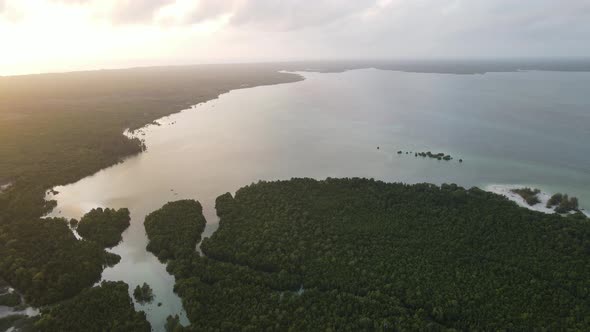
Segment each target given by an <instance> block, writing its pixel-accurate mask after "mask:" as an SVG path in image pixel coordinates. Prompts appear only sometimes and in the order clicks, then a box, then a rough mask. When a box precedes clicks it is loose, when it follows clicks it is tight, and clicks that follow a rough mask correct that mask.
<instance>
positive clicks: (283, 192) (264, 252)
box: [146, 178, 590, 331]
mask: <svg viewBox="0 0 590 332" xmlns="http://www.w3.org/2000/svg"><path fill="white" fill-rule="evenodd" d="M169 204H170V203H169ZM216 208H217V212H218V215H219V216H220V218H221V219H220V226H219V229H218V230H217V231H216V232H215V233H214V234H213V236H212V237H211V238H207V239H204V240H203V243H202V245H201V249H202V251H203V253H204V254H205V256H199V254H197V253H196V252H193V253H192V255H191V256H187V255H186V254H187V252H186V250H176V251H172V253H171V255H169V256H168V257H169V259H170V261H169V265H168V270H169V271H170V272H171V273H173V274H174V276H175V278H176V285H175V290H176V291H177V292H178V294H179V295H180V296H181V298H182V299H183V304H184V307H185V309H186V311H187V314H188V317H189V320H190V321H191V326H189V327H188V328H187V329H188V330H190V331H213V330H266V329H271V330H288V329H293V330H326V329H330V330H444V329H455V330H475V329H491V330H495V329H512V330H536V329H547V330H563V329H574V330H588V329H589V328H590V318H589V317H590V307H589V306H588V298H587V294H586V292H585V291H584V289H586V285H588V284H589V283H590V273H588V271H590V261H588V259H587V250H586V247H585V244H584V242H583V241H582V240H581V239H584V238H587V237H588V236H590V223H589V222H588V220H587V219H584V220H580V219H577V218H574V217H565V218H562V217H560V216H558V215H548V214H543V213H539V212H535V211H530V210H527V209H524V208H521V207H518V206H517V205H516V204H515V203H514V202H511V201H509V200H507V199H506V198H504V197H502V196H500V195H496V194H493V193H489V192H485V191H483V190H480V189H478V188H472V189H468V190H466V189H463V188H461V187H458V186H456V185H446V184H445V185H442V186H441V187H437V186H435V185H431V184H416V185H405V184H396V183H384V182H380V181H374V180H367V179H356V178H355V179H327V180H324V181H316V180H312V179H292V180H290V181H276V182H259V183H257V184H253V185H250V186H246V187H244V188H242V189H240V190H238V191H237V192H236V195H235V197H232V196H231V195H230V194H225V195H222V196H220V197H219V198H218V200H217V201H216ZM167 211H169V212H172V215H171V216H169V217H168V218H169V219H174V218H177V216H178V214H177V213H176V212H175V211H174V210H171V209H169V208H168V209H162V210H158V215H159V218H162V219H165V218H166V214H167V213H166V212H167ZM191 218H194V217H193V216H191ZM169 225H170V226H171V227H173V226H175V225H180V226H182V223H170V224H169ZM146 228H147V227H146ZM176 233H178V234H180V233H182V231H181V230H178V231H177V232H176ZM153 236H154V233H153V232H148V237H149V240H150V242H151V241H152V237H153ZM168 239H169V241H171V242H172V243H171V244H170V246H171V247H178V248H188V247H190V246H187V245H186V244H185V243H186V241H185V240H184V239H183V238H182V237H180V238H174V237H170V238H168ZM539 239H543V240H542V241H539ZM177 240H178V241H177ZM177 253H178V254H177ZM172 320H173V317H171V318H170V321H172Z"/></svg>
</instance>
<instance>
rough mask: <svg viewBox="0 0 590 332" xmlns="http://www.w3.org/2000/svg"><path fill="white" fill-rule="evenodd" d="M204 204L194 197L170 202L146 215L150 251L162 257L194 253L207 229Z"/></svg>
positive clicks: (148, 248)
mask: <svg viewBox="0 0 590 332" xmlns="http://www.w3.org/2000/svg"><path fill="white" fill-rule="evenodd" d="M205 224H206V221H205V217H203V208H202V207H201V203H199V202H197V201H194V200H188V199H185V200H180V201H175V202H168V203H166V205H164V206H163V207H162V208H161V209H159V210H157V211H154V212H152V213H150V214H149V215H148V216H147V217H145V223H144V225H145V231H146V233H147V236H148V238H149V239H150V241H149V244H148V245H147V250H148V251H151V252H153V253H154V254H155V255H156V256H157V257H158V258H159V259H160V260H162V261H166V260H167V259H168V258H171V257H181V256H189V257H190V256H192V255H193V253H194V251H195V246H196V245H197V243H198V242H199V241H200V240H201V233H202V232H203V230H204V229H205Z"/></svg>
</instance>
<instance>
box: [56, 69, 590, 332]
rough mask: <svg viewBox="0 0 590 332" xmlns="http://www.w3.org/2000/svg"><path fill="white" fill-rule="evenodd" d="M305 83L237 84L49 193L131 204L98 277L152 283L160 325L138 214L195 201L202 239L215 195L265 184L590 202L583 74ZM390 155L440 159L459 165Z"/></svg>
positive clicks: (173, 299)
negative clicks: (525, 193)
mask: <svg viewBox="0 0 590 332" xmlns="http://www.w3.org/2000/svg"><path fill="white" fill-rule="evenodd" d="M303 75H304V76H305V77H306V80H304V81H301V82H297V83H290V84H283V85H275V86H265V87H257V88H249V89H242V90H235V91H232V92H230V93H227V94H225V95H222V96H221V97H220V98H219V99H217V100H213V101H210V102H208V103H204V104H200V105H197V106H196V107H194V108H192V109H189V110H186V111H183V112H181V113H178V114H175V115H172V116H169V117H166V118H163V119H161V120H160V122H161V123H162V124H163V125H162V126H149V127H147V128H145V129H143V130H141V131H140V132H138V133H136V135H138V136H139V137H141V138H145V141H146V144H147V146H148V151H147V152H146V153H143V154H141V155H139V156H136V157H133V158H129V159H127V160H126V161H125V162H124V163H121V164H119V165H116V166H113V167H111V168H108V169H105V170H102V171H100V172H98V173H97V174H95V175H93V176H90V177H87V178H85V179H82V180H80V181H78V182H76V183H74V184H71V185H67V186H63V187H58V188H56V189H57V190H58V191H59V192H60V193H59V194H58V195H56V197H55V199H57V201H58V207H57V208H56V209H55V210H54V212H53V214H54V215H59V216H66V217H71V218H77V217H80V216H81V215H82V214H83V213H84V212H86V211H88V210H89V209H91V208H93V207H96V206H103V207H115V208H119V207H127V208H129V209H130V211H131V216H132V224H131V226H130V228H129V229H128V230H127V231H125V233H124V234H123V239H124V240H123V242H122V243H121V244H120V245H119V246H117V247H115V248H114V249H113V251H114V252H116V253H118V254H120V255H121V256H122V257H123V258H122V261H121V263H119V264H117V265H116V266H115V267H113V268H108V269H107V270H105V272H104V273H103V279H107V280H124V281H126V282H127V283H129V284H130V286H131V288H134V287H135V286H136V285H138V284H141V283H143V282H144V281H147V282H148V283H150V284H151V286H152V288H153V289H154V293H155V295H156V300H155V301H154V303H153V304H152V305H147V306H141V305H139V304H136V308H137V309H138V310H146V311H147V313H148V318H149V320H150V322H151V323H152V325H153V327H154V328H155V329H156V330H162V328H163V325H164V322H165V318H166V316H167V315H168V314H171V313H172V314H174V313H182V306H181V304H180V300H179V299H178V297H177V296H176V295H175V294H174V293H173V292H172V286H173V283H174V278H173V277H172V276H170V275H169V274H168V273H167V272H166V271H165V266H164V265H162V264H160V263H158V261H157V259H156V258H155V257H154V256H153V255H151V254H149V253H147V252H146V251H145V246H146V244H147V240H146V238H145V232H144V229H143V219H144V217H145V215H146V214H147V213H149V212H151V211H153V210H155V209H157V208H159V207H160V206H162V205H163V204H164V203H166V202H167V201H170V200H176V199H181V198H194V199H197V200H199V201H200V202H201V203H202V204H203V207H204V212H205V215H206V217H207V220H208V222H209V224H208V228H207V230H206V235H207V234H211V233H212V232H213V231H214V230H215V229H216V223H217V218H216V216H215V211H214V201H215V198H216V197H217V196H218V195H220V194H223V193H225V192H228V191H229V192H233V191H235V190H236V189H238V188H240V187H242V186H244V185H247V184H250V183H252V182H255V181H258V180H260V179H264V180H273V179H288V178H291V177H314V178H325V177H345V176H348V177H351V176H360V177H373V178H376V179H381V180H385V181H390V182H393V181H402V182H408V183H414V182H433V183H443V182H448V183H451V182H454V183H458V184H460V185H463V186H467V187H469V186H481V187H486V186H488V185H490V184H501V185H503V184H505V185H511V184H522V185H530V186H535V187H538V188H540V189H542V190H544V191H547V192H556V191H561V192H567V193H569V194H571V195H574V196H578V197H579V199H580V203H581V205H582V206H586V207H590V144H589V142H590V88H588V87H590V73H562V72H515V73H491V74H485V75H450V74H418V73H403V72H394V71H381V70H375V69H366V70H354V71H349V72H344V73H333V74H319V73H303ZM378 146H379V149H377V147H378ZM398 150H403V151H429V150H430V151H432V152H445V153H450V154H451V155H452V156H453V157H454V158H455V160H453V161H450V162H444V161H436V160H431V159H423V158H415V157H414V156H413V154H412V155H406V154H402V155H398V154H397V151H398ZM458 158H462V159H463V160H464V162H463V163H459V162H458V161H457V159H458ZM158 302H162V303H163V305H162V306H161V307H157V306H156V304H157V303H158ZM184 322H185V323H186V319H184Z"/></svg>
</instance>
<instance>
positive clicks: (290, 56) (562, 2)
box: [0, 0, 590, 75]
mask: <svg viewBox="0 0 590 332" xmlns="http://www.w3.org/2000/svg"><path fill="white" fill-rule="evenodd" d="M550 56H576V57H578V56H590V0H299V1H295V0H282V1H281V0H274V1H273V0H0V75H15V74H28V73H41V72H56V71H72V70H86V69H101V68H121V67H135V66H148V65H180V64H198V63H226V62H264V61H291V60H325V59H407V58H421V59H422V58H481V57H485V58H493V57H550Z"/></svg>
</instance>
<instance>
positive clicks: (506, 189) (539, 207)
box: [482, 184, 590, 218]
mask: <svg viewBox="0 0 590 332" xmlns="http://www.w3.org/2000/svg"><path fill="white" fill-rule="evenodd" d="M525 187H531V186H530V185H519V184H489V185H486V186H483V188H482V189H483V190H485V191H489V192H491V193H494V194H498V195H501V196H504V197H506V198H507V199H508V200H510V201H512V202H514V203H516V204H517V205H518V206H520V207H524V208H526V209H529V210H532V211H537V212H542V213H545V214H556V212H555V211H554V210H553V209H552V208H548V207H546V205H547V201H548V200H549V198H551V195H552V194H551V193H548V192H545V191H541V192H540V193H539V194H538V195H537V197H538V198H539V200H540V201H541V202H540V203H537V204H535V205H529V204H528V203H527V202H526V201H525V200H524V198H522V197H521V196H520V195H518V194H516V193H514V192H512V190H513V189H520V188H525ZM532 187H534V186H532ZM580 212H582V213H583V214H584V215H586V216H587V217H588V218H590V212H589V211H587V210H585V209H584V208H583V207H580Z"/></svg>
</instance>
